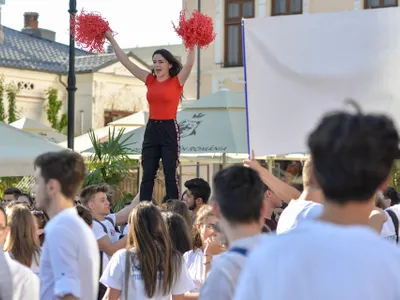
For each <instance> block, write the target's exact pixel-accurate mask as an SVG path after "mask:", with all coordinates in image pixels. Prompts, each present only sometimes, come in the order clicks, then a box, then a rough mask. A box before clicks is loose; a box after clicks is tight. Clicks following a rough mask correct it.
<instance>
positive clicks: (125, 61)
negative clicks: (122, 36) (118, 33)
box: [105, 31, 150, 82]
mask: <svg viewBox="0 0 400 300" xmlns="http://www.w3.org/2000/svg"><path fill="white" fill-rule="evenodd" d="M105 36H106V38H107V40H108V41H109V42H110V44H111V46H112V47H113V49H114V52H115V54H116V55H117V57H118V59H119V61H120V62H121V64H122V65H123V66H124V67H125V68H127V69H128V71H129V72H131V73H132V75H133V76H135V77H136V78H137V79H139V80H140V81H143V82H146V78H147V75H149V74H150V73H149V72H148V71H146V70H143V69H141V68H139V67H138V66H137V65H135V64H134V63H133V62H132V61H131V60H130V59H129V57H128V55H126V53H125V52H124V50H122V49H121V47H120V46H119V45H118V43H117V41H116V40H115V38H114V37H113V35H112V32H110V31H107V32H106V33H105Z"/></svg>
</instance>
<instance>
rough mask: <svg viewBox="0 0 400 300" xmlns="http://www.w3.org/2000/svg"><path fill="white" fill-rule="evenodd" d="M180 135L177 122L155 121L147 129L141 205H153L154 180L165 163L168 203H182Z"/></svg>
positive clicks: (143, 153) (148, 124)
mask: <svg viewBox="0 0 400 300" xmlns="http://www.w3.org/2000/svg"><path fill="white" fill-rule="evenodd" d="M179 151H180V134H179V125H178V123H177V122H176V120H152V119H150V120H149V121H148V123H147V125H146V131H145V133H144V140H143V146H142V167H143V176H142V183H141V185H140V201H151V199H152V197H153V188H154V180H155V178H156V175H157V170H158V168H159V165H160V159H162V163H163V168H164V175H165V186H166V189H167V198H168V199H179V181H178V173H177V167H178V165H179Z"/></svg>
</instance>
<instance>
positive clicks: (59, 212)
mask: <svg viewBox="0 0 400 300" xmlns="http://www.w3.org/2000/svg"><path fill="white" fill-rule="evenodd" d="M34 167H35V175H34V178H35V191H36V192H35V195H36V207H37V209H39V210H42V211H44V212H45V213H46V214H47V216H48V217H49V219H50V220H49V222H48V223H47V226H46V228H45V234H46V239H45V241H44V244H43V248H42V255H41V260H40V299H56V298H63V299H66V298H68V299H88V300H95V299H96V298H97V293H98V288H99V286H98V285H99V281H98V279H99V268H100V257H99V252H98V247H97V243H96V239H95V237H94V235H93V233H92V231H91V230H90V228H89V227H88V226H87V225H86V223H85V222H84V221H83V220H82V219H81V218H80V217H79V216H78V212H77V211H76V209H75V207H74V199H75V195H76V194H77V192H78V189H79V188H80V186H81V184H82V182H83V179H84V176H85V171H86V166H85V163H84V160H83V157H82V156H81V155H80V154H78V153H76V152H73V151H70V150H65V151H61V152H47V153H44V154H42V155H40V156H38V157H37V158H36V159H35V162H34Z"/></svg>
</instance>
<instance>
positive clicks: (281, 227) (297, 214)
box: [276, 199, 323, 234]
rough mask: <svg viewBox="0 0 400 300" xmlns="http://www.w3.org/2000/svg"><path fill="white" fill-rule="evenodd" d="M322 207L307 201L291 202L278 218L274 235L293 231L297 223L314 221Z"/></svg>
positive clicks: (320, 212)
mask: <svg viewBox="0 0 400 300" xmlns="http://www.w3.org/2000/svg"><path fill="white" fill-rule="evenodd" d="M322 210H323V205H322V204H320V203H316V202H313V201H308V200H300V199H298V200H292V201H290V202H289V205H288V206H287V207H286V208H285V209H284V210H283V212H282V214H281V216H280V217H279V221H278V226H277V228H276V234H281V233H284V232H287V231H289V230H291V229H293V228H294V227H295V226H296V225H297V223H299V222H302V221H304V220H307V219H309V220H310V219H316V218H318V217H319V216H320V215H321V214H322Z"/></svg>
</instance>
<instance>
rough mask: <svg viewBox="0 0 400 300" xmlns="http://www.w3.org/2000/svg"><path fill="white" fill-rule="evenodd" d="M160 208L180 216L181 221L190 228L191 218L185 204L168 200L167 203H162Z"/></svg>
mask: <svg viewBox="0 0 400 300" xmlns="http://www.w3.org/2000/svg"><path fill="white" fill-rule="evenodd" d="M162 208H163V209H165V210H167V211H170V212H174V213H177V214H178V215H181V216H182V217H183V219H184V220H185V221H186V222H187V226H188V228H189V229H191V228H192V218H191V216H190V211H189V208H188V206H187V204H186V202H183V201H179V200H168V201H167V202H165V203H163V205H162Z"/></svg>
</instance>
